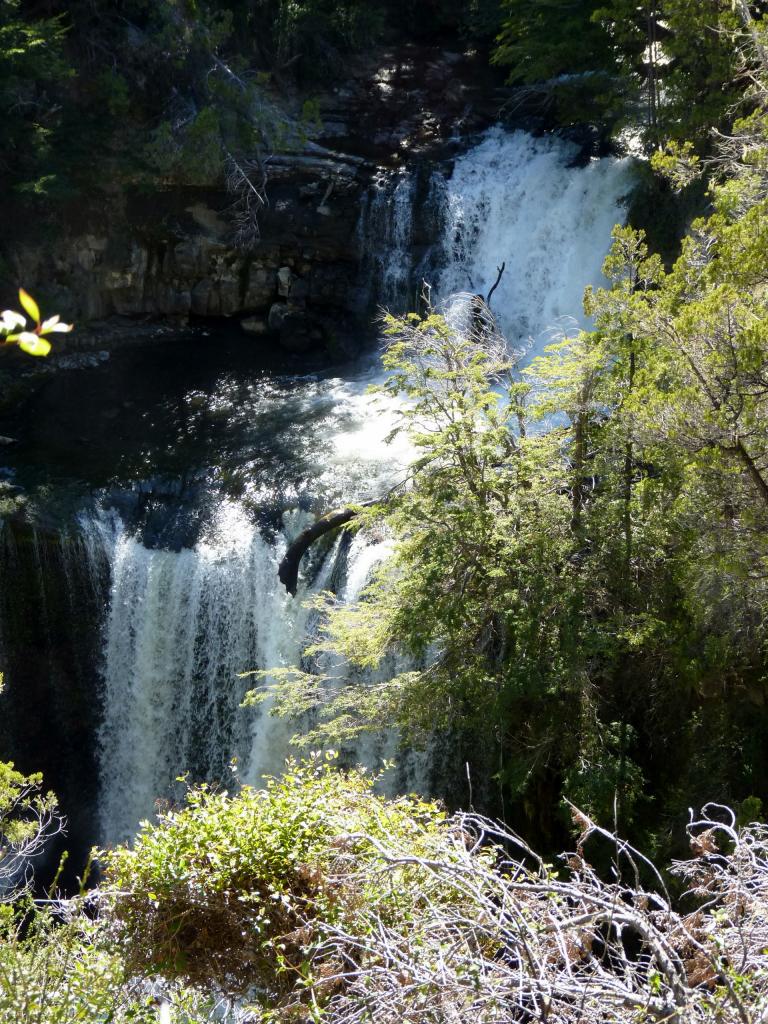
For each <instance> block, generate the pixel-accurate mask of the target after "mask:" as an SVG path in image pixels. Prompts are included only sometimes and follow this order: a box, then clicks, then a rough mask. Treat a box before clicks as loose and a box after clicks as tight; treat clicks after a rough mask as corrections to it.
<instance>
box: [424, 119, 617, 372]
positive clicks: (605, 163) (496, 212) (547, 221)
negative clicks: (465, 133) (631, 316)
mask: <svg viewBox="0 0 768 1024" xmlns="http://www.w3.org/2000/svg"><path fill="white" fill-rule="evenodd" d="M576 153H577V149H576V147H575V146H574V145H573V144H572V143H568V142H564V141H562V140H561V139H558V138H555V137H551V136H544V137H541V138H534V137H533V136H531V135H528V134H527V133H526V132H520V131H518V132H512V133H510V132H505V131H503V130H502V129H501V128H495V129H493V130H492V131H490V132H488V133H487V134H486V136H485V138H484V140H483V141H482V142H481V143H480V144H479V145H478V146H476V147H475V148H474V149H472V150H470V152H468V153H466V154H464V155H463V156H461V157H459V159H458V160H457V161H456V165H455V168H454V170H453V174H452V175H451V177H450V178H449V179H448V180H447V181H446V180H444V179H439V180H438V181H437V182H436V183H435V187H436V188H437V189H438V190H439V191H440V192H442V193H443V203H444V209H445V233H444V238H443V242H442V246H443V253H442V264H443V266H442V270H441V271H440V273H439V277H438V281H437V286H438V287H437V290H438V292H439V294H440V295H441V296H443V297H447V296H449V295H450V294H451V293H454V292H466V291H471V292H476V293H481V294H483V295H486V294H487V293H488V291H489V289H490V288H491V286H492V285H493V283H494V281H495V280H496V271H497V267H499V266H501V264H502V263H505V264H506V268H505V271H504V274H503V276H502V278H501V282H500V284H499V286H498V288H497V289H496V291H495V292H494V294H493V298H492V308H493V311H494V313H495V314H496V317H497V319H498V321H499V324H500V326H501V328H502V331H503V332H504V334H505V336H506V337H507V339H508V340H509V342H510V343H511V344H512V345H514V346H515V347H518V346H523V347H525V348H528V349H530V350H531V353H535V354H539V353H540V352H541V350H542V348H543V347H544V345H545V344H546V343H547V341H548V340H549V339H550V338H551V336H552V334H553V333H555V332H557V331H558V330H560V329H566V330H567V329H568V328H569V327H570V326H572V325H581V326H584V325H585V323H586V320H585V317H584V313H583V309H582V296H583V293H584V289H585V287H586V286H587V285H590V284H591V285H597V284H600V283H602V282H604V278H603V277H602V272H601V266H602V262H603V259H604V258H605V255H606V252H607V250H608V248H609V245H610V238H611V229H612V228H613V226H614V224H616V223H618V222H622V221H623V220H624V216H625V214H624V210H623V208H622V206H621V198H622V196H623V195H625V193H627V192H628V191H629V188H630V168H631V163H630V161H626V160H607V159H606V160H592V161H590V162H589V163H588V164H586V166H583V167H569V166H568V164H569V162H570V161H572V160H573V158H574V156H575V155H576Z"/></svg>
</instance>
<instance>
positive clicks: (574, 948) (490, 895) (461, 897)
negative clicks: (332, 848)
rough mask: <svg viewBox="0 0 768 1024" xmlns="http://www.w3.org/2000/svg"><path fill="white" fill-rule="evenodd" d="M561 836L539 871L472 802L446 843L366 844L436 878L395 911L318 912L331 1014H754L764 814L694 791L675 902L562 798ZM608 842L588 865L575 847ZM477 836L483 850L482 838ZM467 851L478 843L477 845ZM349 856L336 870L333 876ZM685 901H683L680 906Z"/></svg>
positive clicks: (453, 1018) (761, 1006) (763, 991)
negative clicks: (603, 857)
mask: <svg viewBox="0 0 768 1024" xmlns="http://www.w3.org/2000/svg"><path fill="white" fill-rule="evenodd" d="M573 814H574V820H575V821H576V822H577V824H578V827H579V828H580V829H581V830H582V831H581V836H580V839H579V842H578V845H577V848H576V851H575V852H573V853H571V854H569V855H567V856H564V858H563V866H562V867H561V868H560V869H559V870H557V871H555V870H554V869H553V868H552V866H551V865H547V864H545V863H544V862H543V861H542V860H541V859H540V858H539V857H538V856H537V855H536V854H535V853H534V852H533V851H532V850H531V849H530V848H529V847H528V846H527V845H526V844H525V843H524V842H523V841H522V840H521V839H520V838H519V837H518V836H516V835H515V834H514V833H512V832H510V831H508V830H507V829H506V828H504V827H501V826H499V825H497V824H494V823H493V822H490V821H488V820H485V819H483V818H480V817H478V816H476V815H468V814H462V815H459V816H457V817H455V818H454V819H452V821H451V822H450V823H449V833H448V841H449V843H450V846H451V852H450V856H447V857H445V858H444V859H440V860H434V861H432V860H425V859H422V858H418V857H413V856H410V855H409V854H408V852H407V851H406V850H404V849H399V848H397V847H396V846H390V847H386V846H384V845H382V844H381V843H378V842H376V841H375V840H373V839H371V838H370V837H368V839H369V841H370V842H372V843H374V845H377V846H378V849H379V852H380V854H381V856H382V858H383V861H384V863H385V865H386V866H385V868H384V869H383V870H384V871H386V872H390V873H391V875H392V879H393V883H394V881H395V880H396V879H397V878H398V877H402V871H403V869H404V868H408V867H412V868H413V869H414V872H415V874H414V876H413V877H416V878H418V877H419V875H421V877H427V876H429V877H431V878H432V880H433V881H434V879H435V878H436V879H438V880H439V882H440V887H439V890H437V891H439V892H440V893H441V896H440V898H439V899H438V898H436V897H435V896H434V893H435V891H436V890H435V888H434V886H432V887H430V889H431V892H432V894H433V895H432V896H428V895H426V894H425V893H426V890H425V891H424V892H421V893H420V892H418V891H417V892H414V895H413V906H414V913H413V919H412V922H411V926H410V927H408V928H406V929H404V928H403V927H402V926H397V927H393V926H391V925H388V924H387V923H386V922H385V921H384V920H383V919H382V918H381V917H380V916H379V915H377V913H376V909H375V908H374V907H372V908H371V909H370V911H369V914H368V928H367V930H364V931H361V930H359V928H356V929H355V930H354V933H352V932H351V931H346V930H345V929H344V928H343V927H339V926H335V927H331V928H329V938H328V939H327V940H326V941H325V943H324V945H323V947H322V949H321V950H320V955H319V960H318V962H321V963H323V964H324V968H323V969H322V970H320V971H317V972H316V980H315V982H314V984H315V988H316V993H317V996H318V999H320V1000H322V1001H323V1002H325V1001H326V999H328V996H329V994H330V999H329V1000H328V1002H327V1014H328V1019H329V1020H330V1021H333V1022H334V1024H362V1022H363V1021H375V1022H377V1024H390V1022H391V1024H400V1022H402V1021H408V1022H410V1024H422V1022H423V1024H438V1022H440V1024H447V1022H450V1024H465V1022H466V1024H501V1022H505V1024H510V1022H518V1021H519V1022H534V1021H538V1022H541V1024H605V1022H616V1024H623V1022H626V1024H630V1022H632V1024H637V1022H638V1021H643V1020H649V1021H650V1020H655V1021H660V1022H661V1021H663V1022H667V1024H695V1022H699V1021H702V1022H705V1021H715V1020H716V1021H719V1022H724V1024H758V1022H762V1021H765V1020H768V973H767V969H768V826H764V825H752V826H749V827H748V828H745V829H743V830H740V831H739V830H737V829H736V827H735V822H734V818H733V815H732V814H731V812H730V811H728V810H727V809H726V808H720V807H718V806H716V805H710V806H709V807H707V808H705V810H704V813H703V816H702V818H701V819H700V820H692V821H691V823H690V825H689V834H690V839H691V848H692V850H693V853H694V857H693V859H691V860H690V861H685V862H679V863H675V865H674V866H673V872H674V873H675V874H677V875H678V876H680V877H681V878H684V879H685V880H686V881H687V883H688V891H687V893H686V896H685V897H683V900H682V904H681V905H682V906H683V907H685V911H680V910H678V909H676V908H675V907H674V906H673V904H672V901H671V900H670V897H669V895H668V894H667V891H666V888H665V886H664V883H663V880H662V878H661V875H660V874H659V872H658V871H657V869H656V868H655V867H654V866H653V864H652V863H651V862H650V861H648V860H647V859H646V858H645V857H643V856H642V855H641V854H640V853H639V852H638V851H636V850H635V849H633V848H632V847H631V846H629V845H628V844H627V843H625V842H623V841H622V840H620V839H619V838H618V837H616V836H614V835H612V834H611V833H610V832H608V831H605V830H603V829H601V828H599V827H598V826H597V825H596V824H595V823H594V822H593V821H591V820H590V819H589V818H588V817H586V816H585V815H583V814H582V813H581V812H579V811H577V810H576V809H575V808H574V809H573ZM597 842H602V843H608V844H610V850H611V859H612V869H611V871H610V872H609V875H610V877H609V879H607V880H606V879H604V878H603V877H601V875H600V874H599V873H598V872H597V871H596V870H595V869H594V868H593V867H592V866H591V865H590V863H589V861H588V860H587V854H586V847H587V846H589V847H590V849H591V848H592V847H593V846H595V844H596V843H597ZM489 849H492V850H493V856H492V857H489V856H488V853H487V851H488V850H489ZM482 851H486V852H485V853H484V854H483V853H482ZM348 871H349V866H348V865H347V866H345V868H344V873H345V876H346V882H347V884H348V882H349V877H348ZM686 901H687V902H688V904H689V905H690V910H688V907H687V906H686Z"/></svg>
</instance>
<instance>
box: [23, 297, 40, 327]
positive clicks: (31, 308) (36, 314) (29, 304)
mask: <svg viewBox="0 0 768 1024" xmlns="http://www.w3.org/2000/svg"><path fill="white" fill-rule="evenodd" d="M19 302H20V303H21V305H22V306H23V308H24V311H25V312H26V313H29V315H30V316H31V317H32V319H33V320H34V321H35V323H37V324H39V323H40V308H39V306H38V305H37V303H36V302H35V300H34V299H33V298H32V296H31V295H29V294H28V293H27V292H25V291H24V289H23V288H19Z"/></svg>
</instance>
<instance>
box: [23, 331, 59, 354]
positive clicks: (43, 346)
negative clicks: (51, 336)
mask: <svg viewBox="0 0 768 1024" xmlns="http://www.w3.org/2000/svg"><path fill="white" fill-rule="evenodd" d="M18 340H19V348H20V349H21V350H22V351H23V352H26V353H27V355H28V356H47V355H48V353H49V352H50V351H51V343H50V341H46V340H45V338H39V337H38V336H37V335H36V334H32V333H31V332H30V331H24V332H23V334H20V335H19V336H18Z"/></svg>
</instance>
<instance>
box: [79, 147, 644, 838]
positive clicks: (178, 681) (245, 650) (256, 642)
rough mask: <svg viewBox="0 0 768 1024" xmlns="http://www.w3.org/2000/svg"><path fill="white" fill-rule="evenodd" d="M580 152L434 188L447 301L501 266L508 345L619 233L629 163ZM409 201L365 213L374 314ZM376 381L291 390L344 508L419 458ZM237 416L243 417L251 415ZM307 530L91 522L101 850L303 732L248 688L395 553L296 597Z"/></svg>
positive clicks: (357, 560)
mask: <svg viewBox="0 0 768 1024" xmlns="http://www.w3.org/2000/svg"><path fill="white" fill-rule="evenodd" d="M573 152H574V150H573V148H572V147H570V146H569V145H568V144H566V143H563V142H560V141H558V140H553V139H547V138H544V139H533V138H532V137H530V136H528V135H526V134H524V133H521V132H515V133H505V132H503V131H501V130H500V129H496V130H493V131H491V132H489V133H488V135H487V136H486V138H485V139H484V141H482V142H481V143H480V144H479V145H478V146H477V147H475V148H474V149H472V150H470V151H469V152H468V153H466V154H465V155H463V156H462V157H460V158H459V159H458V160H457V161H456V164H455V167H454V170H453V173H452V175H451V177H450V178H449V179H448V180H445V181H440V182H439V183H438V184H437V186H436V187H437V188H438V189H439V190H440V192H441V194H442V197H443V202H444V220H445V235H444V238H443V239H442V241H441V244H440V246H439V249H440V252H441V260H440V262H441V271H440V275H439V281H438V288H439V292H440V294H441V295H443V296H447V295H448V294H450V293H451V292H452V291H454V290H461V291H466V290H467V289H468V288H471V290H473V291H477V292H483V293H485V292H487V290H488V288H489V287H490V285H491V284H492V283H493V280H494V279H495V276H496V271H495V268H496V266H497V265H498V264H500V263H501V262H502V261H505V262H506V272H505V274H504V277H503V279H502V282H501V285H500V287H499V289H498V290H497V292H496V294H495V296H494V301H493V308H494V310H495V311H496V313H497V315H498V316H499V319H500V320H501V323H502V326H503V327H504V328H505V330H506V331H507V332H508V336H509V338H510V340H511V341H512V342H513V343H516V344H517V343H520V342H521V341H522V342H524V341H526V340H527V339H529V338H532V339H536V341H535V344H537V345H539V346H540V345H541V339H542V338H544V337H546V336H547V332H548V330H549V329H550V328H552V327H554V326H556V325H557V323H558V321H560V320H561V318H563V317H574V318H576V319H577V320H578V318H579V317H580V316H581V294H582V291H583V288H584V286H585V285H586V284H588V283H597V282H599V279H600V266H601V263H602V260H603V258H604V256H605V254H606V252H607V249H608V247H609V244H610V232H611V227H612V226H613V224H614V223H615V222H616V221H618V220H621V219H622V211H621V209H620V207H619V205H618V200H619V197H620V196H621V195H622V193H623V192H625V191H627V187H628V180H627V168H626V166H625V165H624V164H622V163H620V162H617V161H613V160H604V161H593V162H592V163H590V164H588V165H587V166H586V167H582V168H575V169H569V168H568V167H567V163H568V161H569V160H570V159H571V158H572V156H573ZM390 186H391V183H390ZM413 196H414V187H413V182H412V179H411V178H410V177H409V176H408V175H406V174H403V175H401V176H400V178H399V179H398V180H397V181H396V183H395V184H394V187H389V188H388V189H387V190H382V192H381V196H380V198H379V200H378V206H376V208H375V210H374V216H371V215H370V211H369V216H368V218H367V223H368V225H369V230H372V231H374V232H375V236H374V237H372V238H371V239H370V240H369V242H368V246H369V250H370V251H371V252H374V253H375V254H376V268H377V269H376V273H377V275H378V278H379V280H378V285H377V287H378V295H379V296H380V297H381V300H382V301H386V300H387V297H390V298H392V297H394V296H395V295H396V293H398V292H399V291H400V292H401V291H402V289H403V287H404V286H405V284H406V283H407V275H408V274H409V273H410V268H411V266H412V263H413V261H412V259H411V253H410V251H409V250H410V247H411V238H412V225H413V208H412V204H413ZM374 202H375V203H376V200H375V201H374ZM369 378H370V373H369V377H368V378H365V377H363V378H361V379H358V380H356V381H341V380H337V381H331V382H325V384H323V385H322V386H319V385H315V384H313V385H312V386H311V388H310V386H309V385H307V389H306V392H302V391H301V389H300V388H299V389H298V390H297V391H296V392H295V393H296V394H298V398H296V399H295V401H296V414H295V415H296V416H299V417H300V416H301V414H302V412H301V410H302V402H304V403H305V404H306V406H307V409H308V408H309V407H310V406H311V405H312V403H316V402H317V401H318V397H317V395H318V392H322V390H323V387H324V388H325V389H326V392H327V391H328V389H329V388H330V389H331V392H332V393H333V401H332V402H331V403H330V404H329V407H328V408H329V412H328V414H327V415H322V416H320V417H319V419H317V418H316V419H315V420H314V421H313V426H312V429H313V430H315V431H317V432H318V433H317V441H318V443H317V452H318V455H317V461H316V466H315V470H316V479H317V481H319V482H320V484H321V486H318V492H319V493H321V494H322V493H325V491H327V493H329V494H332V495H333V499H332V500H334V501H337V500H338V495H339V494H341V496H342V497H346V498H347V499H349V498H350V497H352V498H356V499H360V498H362V497H368V496H371V495H372V494H377V493H381V491H382V488H383V486H384V485H385V484H387V483H388V482H390V483H391V482H393V481H394V480H395V479H396V478H397V477H398V475H399V474H401V473H402V467H403V465H404V464H405V463H406V462H407V460H408V457H409V449H408V447H407V445H406V444H404V443H403V442H402V441H401V442H400V443H399V447H397V448H395V449H394V450H393V449H391V448H388V447H387V446H386V445H385V443H384V438H385V436H386V435H387V433H388V432H389V430H390V429H391V427H392V425H393V424H394V422H395V419H396V409H394V408H393V407H392V404H391V402H390V403H389V404H385V405H384V406H377V405H376V404H375V403H374V401H373V399H372V398H371V397H370V396H368V395H366V394H365V390H364V385H365V383H366V381H367V379H369ZM333 389H335V391H334V390H333ZM302 395H304V397H302ZM326 398H327V395H326ZM286 400H287V399H286ZM239 414H240V415H244V416H246V417H247V416H248V415H250V413H249V410H248V409H243V410H240V412H239ZM321 435H322V436H321ZM321 442H322V443H321ZM324 489H325V490H324ZM366 490H368V493H366ZM306 521H307V513H299V512H288V513H286V515H285V517H284V525H283V529H282V530H281V531H279V532H278V534H277V536H276V537H274V538H272V537H269V536H267V535H265V534H263V533H262V531H261V530H260V529H259V527H258V526H257V525H256V524H255V522H254V519H253V517H252V516H251V515H249V514H248V513H247V512H246V509H245V506H244V505H243V504H241V503H238V502H235V501H233V500H225V499H221V504H220V506H219V508H218V510H217V511H216V513H215V514H214V515H213V517H212V518H211V521H210V522H209V523H208V525H207V527H206V528H205V529H204V530H203V532H202V534H201V536H200V539H199V540H198V541H197V543H196V544H195V546H194V547H192V548H186V549H182V550H180V551H170V550H164V549H158V548H149V547H146V546H145V545H144V544H143V543H142V542H141V541H140V540H139V538H138V536H137V535H134V534H133V533H132V532H131V531H130V530H129V529H127V528H126V527H125V526H124V525H123V523H122V522H121V521H120V520H119V518H117V517H116V516H105V515H101V516H92V517H90V518H88V520H87V522H86V523H85V525H84V531H85V535H86V539H87V542H88V544H89V545H90V547H91V550H92V561H93V563H94V564H97V563H99V564H102V563H103V559H104V557H106V559H107V561H108V563H109V566H110V585H109V605H108V610H107V613H106V620H105V623H104V626H103V632H104V639H103V665H102V674H103V680H104V718H103V725H102V730H101V793H102V796H101V807H100V814H101V828H102V835H101V837H100V838H101V841H102V842H105V843H110V842H116V841H121V840H126V839H129V838H130V837H131V836H132V835H133V834H134V832H135V829H136V826H137V824H138V822H139V821H140V820H141V819H142V818H145V817H149V816H151V814H152V812H153V806H154V802H155V800H156V799H157V798H167V797H169V796H173V795H174V792H175V791H176V787H175V782H174V780H175V779H176V778H177V776H179V775H180V774H181V773H183V772H185V771H189V772H190V774H191V776H192V777H194V778H208V779H214V780H220V779H224V780H226V778H227V773H228V767H227V766H228V764H229V762H230V759H231V758H232V757H235V756H236V757H237V758H238V759H239V762H240V767H241V775H242V776H243V777H244V778H245V779H246V780H248V781H252V782H258V780H259V778H260V776H261V775H262V773H263V772H265V771H267V772H274V771H277V770H279V768H280V765H281V763H282V760H283V758H284V756H285V755H286V753H287V744H288V738H289V735H290V733H291V732H292V731H293V728H294V727H293V726H292V725H289V724H287V723H285V722H282V721H281V720H278V719H275V718H273V717H270V716H269V715H268V714H267V713H266V712H267V711H268V709H265V708H262V710H261V711H260V712H257V711H254V710H253V709H250V710H244V709H242V708H240V706H239V705H240V701H241V698H242V695H243V692H244V690H245V689H247V688H248V686H249V681H248V680H242V679H239V678H238V674H239V673H242V672H244V671H249V670H254V669H270V668H275V667H279V666H290V665H298V664H299V663H300V662H301V659H302V652H303V650H304V648H305V646H306V644H307V641H308V639H309V638H310V637H311V634H312V629H313V625H314V618H313V613H312V612H311V611H309V610H308V609H307V607H306V606H305V599H306V598H307V597H308V596H309V595H310V594H311V593H313V592H317V591H319V590H322V589H324V588H329V587H331V588H333V589H335V590H336V592H337V594H338V595H339V598H340V600H342V601H347V602H352V601H354V600H356V599H357V597H358V596H359V594H360V592H361V590H362V589H363V587H364V586H365V583H366V581H367V580H368V579H369V578H370V574H371V571H372V570H373V568H374V566H375V565H376V564H378V562H380V561H381V559H382V558H385V557H386V556H387V554H388V553H389V550H390V549H389V546H388V542H387V541H386V540H381V539H373V538H366V537H365V536H362V535H358V536H356V537H355V539H354V540H353V542H352V543H351V545H343V544H342V543H341V542H340V541H338V540H337V541H336V543H335V546H334V547H333V548H332V549H331V550H330V551H328V552H327V554H326V555H325V557H324V558H323V559H322V560H321V561H320V564H319V566H318V565H316V566H315V568H316V571H315V574H314V575H313V576H312V578H311V582H307V581H306V580H304V581H302V582H301V584H300V589H299V593H298V595H297V597H296V598H295V599H291V598H290V597H289V596H288V595H287V594H286V592H285V591H284V589H283V587H282V585H281V584H280V583H279V582H278V578H277V566H278V563H279V560H280V557H281V555H282V553H283V551H284V550H285V547H286V545H287V543H288V542H289V540H290V538H291V537H292V536H293V535H295V533H296V532H297V531H298V530H299V529H300V528H301V525H302V523H305V522H306ZM347 548H348V550H347ZM318 557H319V556H315V560H316V562H317V560H318ZM384 748H387V749H386V750H385V749H384ZM384 752H388V753H391V752H392V742H390V741H387V740H385V741H384V747H382V745H381V743H378V744H377V743H374V742H372V741H370V742H366V743H365V744H362V745H361V747H360V748H359V751H358V753H359V756H360V757H363V758H366V759H367V760H368V761H376V760H378V759H379V758H380V757H381V755H382V753H384ZM421 769H424V765H423V764H422V765H421ZM416 770H417V771H418V770H419V766H417V767H416Z"/></svg>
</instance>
